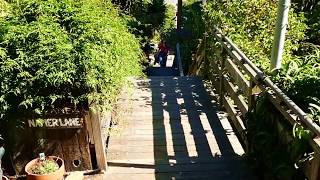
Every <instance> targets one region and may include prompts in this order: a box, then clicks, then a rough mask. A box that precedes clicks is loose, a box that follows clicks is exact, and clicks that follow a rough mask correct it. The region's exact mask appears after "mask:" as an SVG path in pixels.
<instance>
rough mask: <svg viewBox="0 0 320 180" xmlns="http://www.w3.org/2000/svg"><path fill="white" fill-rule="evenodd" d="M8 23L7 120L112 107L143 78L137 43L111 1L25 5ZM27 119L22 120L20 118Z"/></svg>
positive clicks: (24, 1) (3, 45) (3, 63)
mask: <svg viewBox="0 0 320 180" xmlns="http://www.w3.org/2000/svg"><path fill="white" fill-rule="evenodd" d="M9 5H10V6H11V9H12V10H11V12H10V13H9V14H7V15H6V16H5V17H4V18H0V69H1V71H0V81H1V94H0V102H1V107H0V114H1V117H2V118H5V119H7V118H9V117H4V116H5V115H9V114H10V115H13V114H19V113H23V112H26V111H27V112H31V111H32V112H33V114H44V113H46V111H47V110H49V109H54V108H62V107H69V108H72V109H74V108H80V107H83V106H86V105H87V102H91V103H95V104H96V105H98V106H99V107H100V108H102V109H105V108H108V107H110V105H111V104H112V102H113V101H114V100H115V99H116V95H117V93H118V91H119V90H120V88H121V86H122V84H123V83H124V82H125V81H126V77H128V76H132V75H139V74H140V66H139V63H138V61H139V58H140V55H141V50H140V47H139V43H138V41H137V39H136V38H135V37H134V36H133V35H132V34H130V33H129V32H128V30H127V27H126V25H125V22H124V21H123V20H122V18H120V17H119V16H118V12H117V11H116V10H115V9H114V8H113V5H112V4H111V3H110V2H109V1H107V0H106V1H104V0H93V1H92V0H90V1H89V0H79V1H78V0H77V1H75V0H48V1H44V0H19V1H18V0H17V1H10V3H9ZM19 115H20V116H21V114H19Z"/></svg>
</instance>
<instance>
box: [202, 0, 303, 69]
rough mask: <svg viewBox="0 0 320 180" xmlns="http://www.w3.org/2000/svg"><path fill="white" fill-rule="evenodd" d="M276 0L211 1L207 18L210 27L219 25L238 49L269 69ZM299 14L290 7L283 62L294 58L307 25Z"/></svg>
mask: <svg viewBox="0 0 320 180" xmlns="http://www.w3.org/2000/svg"><path fill="white" fill-rule="evenodd" d="M277 5H278V3H277V2H276V1H269V0H253V1H247V0H245V1H240V0H227V1H224V2H221V1H212V2H210V3H208V6H207V9H206V10H207V16H206V20H207V21H208V22H210V25H209V26H208V27H210V26H213V25H218V26H219V27H220V28H221V29H222V30H223V32H225V33H226V34H227V35H228V36H229V37H230V38H231V39H232V40H233V41H234V42H235V43H236V44H237V45H238V46H239V47H241V49H242V50H243V51H244V52H245V53H246V54H247V55H248V56H249V57H250V58H251V59H252V60H253V61H254V62H255V63H256V64H257V65H259V66H260V67H262V68H263V69H268V68H269V64H270V57H271V49H272V45H273V32H274V28H275V23H276V19H277ZM304 20H305V19H304V17H303V15H302V14H299V15H298V14H296V13H294V12H293V9H291V11H290V13H289V27H290V29H289V31H288V33H287V37H286V42H285V52H284V55H283V57H284V59H283V61H284V63H288V62H289V61H290V60H292V59H293V58H294V57H292V52H293V51H294V50H297V49H298V46H299V45H298V42H299V41H300V40H302V39H303V38H304V31H305V29H306V25H305V24H304V23H303V21H304Z"/></svg>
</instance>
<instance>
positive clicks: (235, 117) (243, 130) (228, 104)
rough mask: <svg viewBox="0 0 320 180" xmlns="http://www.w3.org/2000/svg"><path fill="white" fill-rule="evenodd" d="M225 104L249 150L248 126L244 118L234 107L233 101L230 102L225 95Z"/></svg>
mask: <svg viewBox="0 0 320 180" xmlns="http://www.w3.org/2000/svg"><path fill="white" fill-rule="evenodd" d="M223 106H224V108H225V109H226V111H227V113H228V115H229V116H230V118H231V121H232V124H233V125H234V126H235V128H236V130H237V132H238V133H239V134H240V136H241V137H240V138H241V140H242V142H244V143H245V145H246V148H245V149H246V150H247V147H248V141H247V136H246V127H245V126H244V123H243V121H242V119H241V118H240V116H239V115H238V114H237V111H236V110H235V109H234V107H233V103H232V102H230V101H229V100H228V99H227V98H226V97H223Z"/></svg>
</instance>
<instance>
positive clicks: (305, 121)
mask: <svg viewBox="0 0 320 180" xmlns="http://www.w3.org/2000/svg"><path fill="white" fill-rule="evenodd" d="M215 30H216V32H215V33H214V38H215V39H216V42H219V43H218V44H216V45H217V47H216V48H217V49H218V52H217V53H218V54H219V48H221V51H220V58H218V60H212V61H211V62H210V65H211V66H210V67H211V68H212V72H211V73H212V74H208V75H207V77H209V78H210V79H211V81H212V84H213V85H214V87H215V89H216V91H217V92H218V96H219V107H221V108H224V109H225V110H226V111H227V113H228V114H229V116H230V119H231V120H232V123H233V125H234V126H235V128H236V130H237V133H239V134H240V138H241V141H242V142H243V143H244V144H246V145H247V144H248V142H247V139H246V124H244V123H243V122H245V119H244V118H245V117H246V114H247V113H248V112H251V111H254V108H255V105H256V102H255V99H256V96H258V95H259V94H260V93H261V92H263V94H264V95H267V97H268V99H269V100H270V102H271V103H272V104H273V105H274V107H276V108H277V110H278V111H279V112H280V113H281V114H282V115H283V117H284V118H285V119H286V120H287V121H288V122H289V123H291V124H292V125H294V124H296V123H298V124H301V125H303V126H305V127H306V128H308V129H310V130H311V131H312V132H313V133H314V134H315V135H317V136H315V138H314V139H311V140H310V141H309V142H310V146H311V147H312V149H313V150H314V152H315V158H313V159H311V160H310V162H309V165H308V166H307V167H306V168H305V174H306V176H307V177H308V178H309V179H312V180H316V179H319V178H320V168H319V167H320V160H319V159H320V158H319V157H320V142H319V141H316V140H315V139H318V138H319V136H320V127H319V125H317V124H316V123H315V122H313V121H312V120H311V119H310V118H309V116H307V115H306V114H305V113H304V112H303V111H302V110H301V109H300V108H299V107H298V106H297V105H296V104H295V103H294V102H292V101H291V100H290V99H289V98H288V97H286V95H285V94H284V93H283V92H282V91H281V90H280V89H279V88H278V87H277V86H276V85H275V84H274V83H272V81H271V80H270V79H269V78H268V77H267V76H266V75H265V74H264V73H263V72H262V71H261V70H260V69H258V68H257V67H256V66H255V65H254V64H253V63H252V62H251V61H250V60H249V59H248V58H247V57H246V55H245V54H244V53H243V52H242V51H241V50H240V49H239V48H238V47H237V46H236V45H235V44H234V43H233V42H232V41H231V40H230V39H229V38H228V37H226V36H224V35H223V34H222V32H221V31H220V30H219V29H218V28H216V27H215ZM204 36H205V38H204V39H203V41H202V42H201V43H203V44H206V42H205V40H206V39H207V38H206V35H204ZM219 44H220V45H219ZM203 46H205V45H203ZM199 48H202V46H201V47H199ZM200 51H201V50H200V49H198V52H200ZM202 51H204V50H202ZM197 54H198V53H197ZM198 59H206V57H205V55H204V57H202V56H200V55H199V58H198V57H195V60H197V61H198V62H193V66H192V67H191V68H190V69H192V72H191V73H192V75H198V74H197V73H198V70H199V69H197V68H198V67H200V66H201V63H203V62H204V61H202V60H198ZM208 61H210V60H208Z"/></svg>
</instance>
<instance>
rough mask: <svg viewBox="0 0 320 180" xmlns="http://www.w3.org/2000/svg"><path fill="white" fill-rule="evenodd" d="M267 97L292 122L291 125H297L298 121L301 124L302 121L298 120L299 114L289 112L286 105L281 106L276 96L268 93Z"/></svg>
mask: <svg viewBox="0 0 320 180" xmlns="http://www.w3.org/2000/svg"><path fill="white" fill-rule="evenodd" d="M267 97H268V99H269V100H270V102H271V103H272V104H273V105H274V106H275V107H276V108H277V109H278V111H279V112H280V113H281V114H282V115H283V116H284V117H285V118H286V119H287V120H288V121H289V122H290V124H291V125H295V124H296V123H298V124H300V122H299V121H297V116H296V115H295V114H293V113H290V112H288V110H286V108H285V107H284V106H281V105H280V103H279V101H278V100H277V98H276V96H273V95H271V94H270V93H268V94H267Z"/></svg>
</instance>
